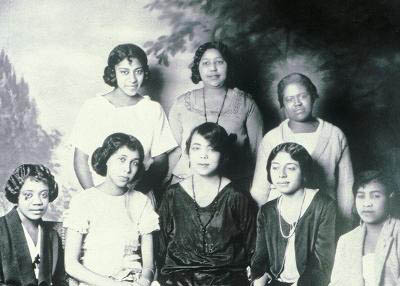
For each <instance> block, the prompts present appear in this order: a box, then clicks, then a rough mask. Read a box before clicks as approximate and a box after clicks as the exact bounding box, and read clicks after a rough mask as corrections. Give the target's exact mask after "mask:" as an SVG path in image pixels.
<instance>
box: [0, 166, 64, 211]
mask: <svg viewBox="0 0 400 286" xmlns="http://www.w3.org/2000/svg"><path fill="white" fill-rule="evenodd" d="M28 177H31V178H33V179H34V180H36V181H40V182H43V183H45V184H46V185H47V187H48V188H49V201H50V202H52V201H54V200H55V199H56V198H57V196H58V185H57V182H56V181H55V180H54V176H53V174H52V173H51V172H50V170H49V169H48V168H47V167H45V166H43V165H40V164H22V165H20V166H19V167H18V168H16V169H15V170H14V172H13V173H12V174H11V176H10V178H9V179H8V181H7V182H6V186H5V194H6V198H7V200H8V201H10V202H11V203H14V204H17V203H18V196H19V193H20V191H21V188H22V186H23V185H24V183H25V181H26V179H27V178H28Z"/></svg>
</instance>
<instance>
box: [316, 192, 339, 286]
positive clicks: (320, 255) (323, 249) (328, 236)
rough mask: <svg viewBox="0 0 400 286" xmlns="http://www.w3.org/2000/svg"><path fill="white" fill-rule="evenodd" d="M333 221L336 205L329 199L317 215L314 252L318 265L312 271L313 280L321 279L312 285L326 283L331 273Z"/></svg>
mask: <svg viewBox="0 0 400 286" xmlns="http://www.w3.org/2000/svg"><path fill="white" fill-rule="evenodd" d="M335 222H336V206H335V203H334V202H333V201H331V200H330V201H329V202H328V203H327V204H326V205H325V207H324V208H323V210H322V211H321V214H320V217H319V227H318V232H317V238H316V241H315V247H314V252H315V256H316V258H317V262H318V265H316V266H317V267H316V268H315V270H314V271H313V273H312V277H313V279H314V280H316V279H321V280H320V281H321V282H320V283H319V284H318V283H315V284H314V285H326V284H327V282H328V281H329V277H330V275H331V271H332V266H333V260H334V256H335Z"/></svg>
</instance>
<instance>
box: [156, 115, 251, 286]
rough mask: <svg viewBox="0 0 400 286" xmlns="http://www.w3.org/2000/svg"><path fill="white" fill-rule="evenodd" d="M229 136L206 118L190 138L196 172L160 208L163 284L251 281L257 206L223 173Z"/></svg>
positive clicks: (237, 285) (230, 285)
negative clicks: (247, 270) (247, 268)
mask: <svg viewBox="0 0 400 286" xmlns="http://www.w3.org/2000/svg"><path fill="white" fill-rule="evenodd" d="M231 138H232V136H228V135H227V133H226V131H225V130H224V128H222V127H221V126H219V125H218V124H216V123H211V122H208V123H203V124H201V125H200V126H198V127H196V128H195V129H193V131H192V132H191V134H190V136H189V138H188V140H187V143H186V144H187V146H186V152H187V154H188V156H189V162H190V166H191V171H192V174H193V175H192V176H190V177H188V178H186V179H185V180H183V181H181V182H180V183H177V184H174V185H171V186H170V187H169V188H168V190H167V191H166V193H165V195H164V198H163V201H162V203H161V207H160V210H159V214H160V228H161V235H160V238H161V240H160V263H159V266H160V267H161V279H160V282H161V285H163V286H166V285H171V286H176V285H180V286H200V285H225V286H248V285H249V281H248V279H247V275H246V267H247V266H249V265H250V258H251V255H252V253H253V251H254V242H255V234H256V233H255V228H256V226H255V212H254V210H255V209H256V208H255V206H253V204H252V202H251V198H250V195H249V194H248V193H245V192H243V191H241V190H239V189H237V188H236V187H235V185H234V184H233V183H232V182H231V181H230V180H229V179H228V178H226V177H224V176H222V173H223V168H224V167H225V165H226V163H227V160H228V157H227V155H228V150H229V149H230V145H231V144H232V142H231V141H232V139H231Z"/></svg>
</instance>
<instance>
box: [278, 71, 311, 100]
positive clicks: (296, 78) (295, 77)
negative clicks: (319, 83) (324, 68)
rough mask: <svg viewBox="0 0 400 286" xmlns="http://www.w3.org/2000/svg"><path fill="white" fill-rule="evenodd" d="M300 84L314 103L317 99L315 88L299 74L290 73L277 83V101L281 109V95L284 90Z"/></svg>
mask: <svg viewBox="0 0 400 286" xmlns="http://www.w3.org/2000/svg"><path fill="white" fill-rule="evenodd" d="M294 83H296V84H300V85H302V86H304V87H305V88H306V90H307V92H308V93H309V94H310V95H311V98H312V101H313V102H314V101H315V100H316V99H317V98H318V92H317V88H316V87H315V85H314V84H313V82H312V81H311V79H309V78H308V77H307V76H305V75H304V74H301V73H291V74H289V75H287V76H285V77H284V78H282V79H281V80H280V81H279V83H278V101H279V105H280V107H281V108H282V107H283V106H284V105H283V93H284V91H285V88H286V87H287V86H288V85H290V84H294Z"/></svg>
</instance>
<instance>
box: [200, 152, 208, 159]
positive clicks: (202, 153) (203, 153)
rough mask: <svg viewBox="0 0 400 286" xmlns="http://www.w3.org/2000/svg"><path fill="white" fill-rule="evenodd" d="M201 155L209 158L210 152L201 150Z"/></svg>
mask: <svg viewBox="0 0 400 286" xmlns="http://www.w3.org/2000/svg"><path fill="white" fill-rule="evenodd" d="M200 157H201V158H204V159H207V158H208V153H207V151H203V152H201V154H200Z"/></svg>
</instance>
